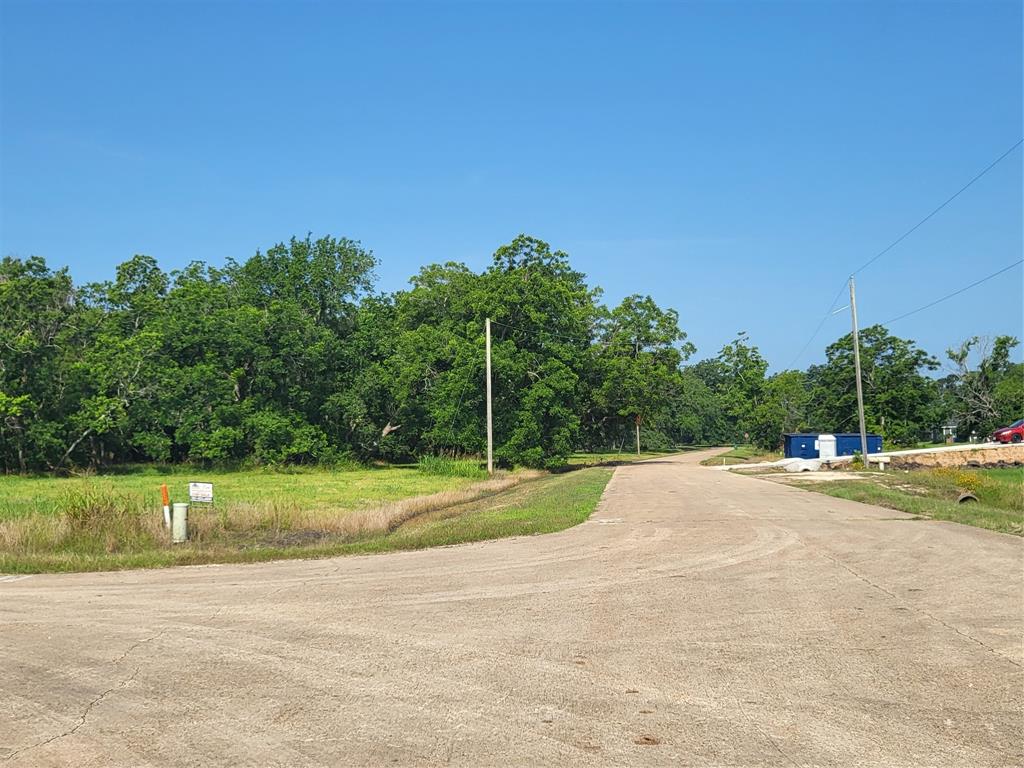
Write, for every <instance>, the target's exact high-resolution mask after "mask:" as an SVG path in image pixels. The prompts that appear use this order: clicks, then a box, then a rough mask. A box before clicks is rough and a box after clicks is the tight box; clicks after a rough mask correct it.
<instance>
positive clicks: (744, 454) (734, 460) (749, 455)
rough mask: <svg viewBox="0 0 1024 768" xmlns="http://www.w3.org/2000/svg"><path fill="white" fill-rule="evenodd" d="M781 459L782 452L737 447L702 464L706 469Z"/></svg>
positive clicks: (749, 446) (746, 446)
mask: <svg viewBox="0 0 1024 768" xmlns="http://www.w3.org/2000/svg"><path fill="white" fill-rule="evenodd" d="M781 458H782V451H766V450H764V449H763V448H758V447H757V446H754V445H737V446H736V447H735V448H733V449H732V450H731V451H727V452H725V453H720V454H718V455H717V456H711V457H710V458H707V459H704V461H702V462H701V464H703V465H704V466H705V467H719V466H723V465H728V466H732V465H737V464H759V463H761V462H763V461H778V460H779V459H781Z"/></svg>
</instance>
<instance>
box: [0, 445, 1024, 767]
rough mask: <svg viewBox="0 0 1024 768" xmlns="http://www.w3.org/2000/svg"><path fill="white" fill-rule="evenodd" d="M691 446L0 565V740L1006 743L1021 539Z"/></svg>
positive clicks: (11, 752) (761, 757)
mask: <svg viewBox="0 0 1024 768" xmlns="http://www.w3.org/2000/svg"><path fill="white" fill-rule="evenodd" d="M699 458H701V457H700V455H694V454H691V455H689V456H686V457H683V458H673V459H670V460H656V461H651V462H647V463H644V464H639V465H634V466H626V467H621V468H619V469H618V470H617V471H616V474H615V477H614V478H613V479H612V482H611V484H610V485H609V488H608V491H607V492H606V494H605V497H604V499H603V501H602V503H601V506H600V508H599V509H598V511H597V512H596V513H595V514H594V516H593V518H592V520H590V521H589V522H587V523H584V524H583V525H581V526H579V527H577V528H574V529H572V530H568V531H565V532H563V533H560V534H555V535H550V536H538V537H529V538H520V539H509V540H504V541H496V542H488V543H482V544H475V545H467V546H459V547H450V548H445V549H439V550H429V551H420V552H408V553H400V554H391V555H378V556H370V557H349V558H341V559H335V560H321V561H313V562H301V561H291V562H281V563H272V564H266V565H250V566H222V567H195V568H178V569H172V570H162V571H148V572H141V571H136V572H123V573H105V574H82V575H70V576H58V575H54V576H31V577H27V578H20V579H17V580H16V578H17V577H7V578H6V579H5V580H3V581H0V764H2V765H12V766H15V765H17V766H29V765H33V766H34V765H75V766H118V765H123V766H143V765H159V766H186V765H187V766H200V765H202V766H206V765H259V766H302V765H331V766H338V765H384V766H388V765H415V766H423V765H440V764H449V763H451V764H457V765H472V766H483V765H495V766H498V765H702V766H703V765H743V766H762V765H767V766H776V765H777V766H794V765H804V766H810V765H835V766H856V765H877V766H912V765H913V766H917V765H920V766H926V765H927V766H970V767H971V768H977V767H978V766H1019V765H1021V764H1022V763H1024V747H1022V742H1024V674H1022V672H1024V670H1022V664H1024V648H1022V634H1024V616H1022V612H1024V605H1022V594H1024V583H1022V581H1024V579H1022V570H1024V548H1022V544H1024V542H1022V540H1021V539H1019V538H1016V537H1011V536H1006V535H1000V534H995V533H989V532H986V531H982V530H977V529H974V528H968V527H961V526H957V525H954V524H949V523H938V522H924V521H912V520H909V519H906V518H905V516H902V515H899V514H897V513H893V512H891V511H889V510H885V509H879V508H875V507H870V506H864V505H860V504H856V503H852V502H844V501H842V500H839V499H833V498H829V497H826V496H820V495H817V494H814V493H810V492H807V491H802V490H798V489H794V488H789V487H785V486H782V485H777V484H774V483H767V482H764V481H761V480H757V479H752V478H747V477H739V476H735V475H731V474H729V473H724V472H714V471H711V470H707V469H704V468H701V467H699V466H697V463H696V462H697V461H698V460H699ZM5 760H6V761H5Z"/></svg>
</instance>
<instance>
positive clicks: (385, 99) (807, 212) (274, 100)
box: [0, 0, 1024, 369]
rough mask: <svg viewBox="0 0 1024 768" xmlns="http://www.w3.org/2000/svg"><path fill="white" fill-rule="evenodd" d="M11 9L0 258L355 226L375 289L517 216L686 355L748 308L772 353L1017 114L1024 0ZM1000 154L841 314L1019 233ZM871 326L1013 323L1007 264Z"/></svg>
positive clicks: (997, 327)
mask: <svg viewBox="0 0 1024 768" xmlns="http://www.w3.org/2000/svg"><path fill="white" fill-rule="evenodd" d="M0 14H2V16H0V30H2V31H0V56H2V60H0V62H2V71H0V108H2V112H0V120H2V135H0V183H2V187H0V254H2V255H18V256H23V257H24V256H28V255H32V254H38V255H41V256H45V257H46V259H47V261H48V262H49V263H50V264H51V265H54V266H62V265H69V266H70V268H71V271H72V273H73V274H74V276H75V277H76V279H78V280H82V281H84V280H97V279H105V278H108V277H111V276H112V275H113V270H114V265H115V264H117V263H118V262H120V261H123V260H125V259H127V258H129V257H130V256H131V255H132V254H134V253H147V254H150V255H152V256H154V257H156V258H157V259H159V261H160V263H161V265H162V266H164V267H165V268H167V269H173V268H178V267H181V266H183V265H184V264H186V263H187V262H189V261H190V260H193V259H201V260H204V261H209V262H212V263H221V262H223V260H224V259H225V258H226V257H228V256H231V257H234V258H236V259H244V258H245V257H247V256H248V255H251V254H252V253H253V252H254V251H255V250H256V249H257V248H265V247H267V246H268V245H271V244H273V243H274V242H277V241H280V240H284V239H287V238H288V237H289V236H291V235H293V234H295V235H300V236H302V235H304V234H305V233H306V232H308V231H311V232H313V233H314V234H317V235H319V234H324V233H331V234H335V235H345V236H348V237H351V238H354V239H358V240H361V241H362V242H363V244H364V245H365V246H367V247H368V248H370V249H372V250H373V251H374V253H375V254H376V255H377V257H378V258H379V259H380V262H381V264H380V268H379V270H378V274H379V277H380V279H379V287H380V288H381V289H384V290H394V289H398V288H401V287H402V286H404V285H405V282H406V280H407V279H408V277H409V276H410V275H412V274H413V273H414V272H415V271H417V270H418V268H419V267H420V266H421V265H423V264H426V263H430V262H435V261H445V260H459V261H465V262H466V263H468V264H469V265H470V266H472V267H474V268H483V267H484V266H486V264H487V263H489V260H490V254H491V253H492V252H493V251H494V249H495V248H496V247H497V246H499V245H500V244H502V243H504V242H507V241H509V240H510V239H511V238H512V237H514V236H515V235H516V234H518V233H519V232H527V233H529V234H532V235H535V236H537V237H540V238H543V239H545V240H547V241H548V242H550V243H551V244H552V245H553V246H555V247H557V248H561V249H563V250H566V251H568V252H569V254H570V256H571V257H572V260H573V263H574V265H575V266H576V267H577V268H578V269H581V270H582V271H584V272H586V273H587V274H588V275H589V277H590V279H591V281H592V282H593V283H596V284H598V285H601V286H602V287H603V288H604V290H605V292H606V297H607V299H608V300H609V301H617V300H618V299H620V298H621V297H623V296H625V295H627V294H630V293H645V294H651V295H652V296H654V298H655V299H656V300H657V301H658V302H659V303H661V304H663V305H667V306H672V307H675V308H676V309H677V310H678V311H679V313H680V316H681V325H682V327H683V328H684V329H685V330H686V331H687V332H688V333H689V334H690V338H691V340H692V341H693V342H694V343H695V344H696V345H697V347H698V357H704V356H708V355H712V354H714V353H715V352H716V351H717V349H718V348H719V347H721V345H722V344H723V343H725V342H727V341H729V340H730V339H731V338H732V337H733V336H734V334H735V332H736V331H738V330H741V329H742V330H746V331H747V332H748V333H749V334H750V336H751V338H752V340H753V341H754V342H755V343H756V344H758V345H759V346H760V347H761V348H762V351H763V352H764V353H765V355H766V356H767V357H768V358H769V359H770V360H771V361H772V364H773V368H775V369H778V368H781V367H786V366H788V365H789V364H790V363H791V362H793V358H794V356H796V355H797V353H798V352H799V350H800V349H801V347H803V346H804V344H805V342H807V340H808V337H809V335H810V333H811V331H812V330H813V328H814V326H815V325H816V324H817V322H818V320H819V319H820V318H821V316H822V313H823V312H824V311H825V307H826V306H827V305H828V302H829V301H831V300H832V297H833V296H834V295H835V293H836V291H837V290H838V289H839V288H840V286H841V284H842V282H843V280H844V278H845V277H846V276H847V275H848V274H849V273H850V271H851V270H853V269H854V268H856V267H857V266H858V265H860V264H862V263H863V262H864V261H866V260H867V259H868V258H870V257H871V256H872V255H874V254H875V253H877V252H878V251H879V250H881V249H882V248H884V247H885V246H886V245H888V244H889V243H890V242H891V241H892V240H894V239H895V238H896V237H898V236H899V235H900V234H902V233H903V232H904V231H905V230H906V229H907V228H909V227H910V226H912V225H913V224H914V223H915V222H916V221H918V220H919V219H920V218H921V217H923V216H924V215H925V214H927V213H928V212H929V211H930V210H931V209H932V208H934V207H935V206H936V205H938V204H939V203H941V202H942V201H943V200H944V199H945V198H946V197H948V196H949V195H950V194H952V193H953V192H955V191H956V190H957V189H958V188H959V187H960V186H962V185H963V184H964V183H965V182H967V181H968V180H969V179H970V178H971V177H973V176H974V175H975V174H976V173H977V172H978V171H980V170H981V169H982V168H984V167H985V166H986V165H987V164H988V163H989V162H991V161H992V160H993V159H995V158H996V157H997V156H998V155H1000V154H1001V153H1002V152H1003V151H1005V150H1006V149H1007V148H1008V147H1010V146H1011V145H1013V144H1014V143H1015V142H1016V141H1018V139H1019V138H1020V137H1021V134H1022V119H1021V115H1022V90H1024V89H1022V75H1021V72H1022V58H1021V57H1022V51H1021V27H1022V18H1021V4H1020V3H1018V2H1004V3H987V2H968V3H937V2H931V3H928V2H918V3H906V4H901V3H891V2H887V3H866V2H832V3H828V2H821V3H801V2H785V3H784V2H777V3H773V2H760V3H741V2H720V3H710V2H709V3H667V4H654V3H617V4H590V3H573V2H559V3H551V4H542V3H491V2H488V3H460V4H452V3H429V2H423V3H417V4H412V5H403V4H399V3H372V4H370V3H366V4H341V3H247V4H242V3H231V2H217V3H197V2H184V1H183V2H177V3H142V2H139V3H126V2H125V3H120V2H119V3H83V2H77V3H72V4H59V3H54V2H31V3H27V2H26V3H22V2H11V0H0ZM1021 155H1022V152H1021V149H1019V148H1018V149H1017V150H1016V151H1015V152H1014V153H1012V154H1011V155H1010V156H1009V157H1008V158H1007V159H1006V160H1004V161H1003V162H1002V163H1000V164H999V165H998V166H997V167H996V168H994V169H993V170H992V171H991V172H989V173H988V174H987V175H986V176H985V177H984V178H983V179H981V180H980V181H979V182H978V183H977V184H975V185H974V186H973V187H972V188H971V189H970V190H968V191H967V192H965V193H964V194H963V195H962V196H961V197H960V198H958V199H957V200H956V201H955V202H953V203H952V204H950V205H949V206H948V207H947V208H946V209H945V210H943V211H942V212H941V213H939V214H938V215H937V216H936V217H935V218H933V219H932V220H931V221H929V222H928V223H927V224H926V225H924V226H923V227H922V228H921V229H920V230H918V231H917V232H915V233H914V234H913V235H911V236H910V237H909V238H907V240H905V241H904V242H903V243H901V244H900V245H899V246H897V247H896V248H894V249H893V250H892V251H891V252H890V253H888V254H887V255H886V256H884V257H883V258H882V259H880V260H879V261H878V262H877V263H875V264H874V265H872V266H871V267H869V268H868V269H866V270H864V272H862V273H861V274H860V275H859V276H858V299H859V305H860V315H861V320H862V325H867V324H870V323H872V322H877V321H882V320H886V319H888V318H890V317H894V316H896V315H898V314H901V313H902V312H904V311H907V310H910V309H913V308H915V307H917V306H919V305H922V304H925V303H927V302H928V301H930V300H932V299H935V298H938V297H940V296H942V295H944V294H947V293H949V292H951V291H953V290H955V289H957V288H959V287H961V286H963V285H965V284H967V283H969V282H972V281H973V280H975V279H977V278H979V277H982V276H984V275H987V274H989V273H991V272H994V271H995V270H997V269H999V268H1000V267H1002V266H1004V265H1006V264H1009V263H1011V262H1013V261H1015V260H1017V259H1020V258H1021V254H1022V222H1021V216H1022V214H1021V211H1022V204H1024V201H1022V195H1021V188H1022V171H1021V168H1022V157H1021ZM845 303H846V302H845V301H840V303H839V304H838V305H837V306H843V305H844V304H845ZM848 327H849V321H848V316H847V315H846V314H839V315H836V316H835V317H830V318H829V319H828V320H827V321H826V323H825V326H824V328H823V330H822V333H821V334H820V336H819V337H818V338H817V339H816V340H815V341H814V342H813V343H812V344H811V345H810V346H809V347H808V349H807V352H806V353H805V354H804V355H803V356H802V357H801V358H800V359H798V360H796V361H795V362H796V365H797V366H798V367H803V366H805V365H806V364H808V363H810V362H813V361H815V360H818V359H821V357H822V353H823V349H824V347H825V345H826V344H827V343H828V342H830V341H832V340H834V339H835V338H837V337H838V336H839V335H841V334H842V333H844V332H846V331H847V329H848ZM892 330H893V331H894V332H896V333H897V334H899V335H901V336H906V337H910V338H914V339H916V340H918V342H919V343H921V344H922V345H923V346H924V347H925V348H926V349H928V350H929V351H932V352H933V353H935V354H941V353H942V352H943V350H944V349H945V348H946V347H947V346H949V345H951V344H952V343H954V342H956V341H958V340H960V339H962V338H964V337H967V336H970V335H975V334H981V335H993V334H997V333H1006V332H1009V333H1014V334H1016V335H1022V275H1021V269H1020V267H1017V268H1015V269H1014V270H1011V271H1009V272H1007V273H1005V274H1004V275H1002V276H1000V277H999V278H996V279H995V280H993V281H991V282H989V283H987V284H986V285H984V286H981V287H979V288H976V289H974V290H972V291H969V292H967V293H965V294H964V295H962V296H960V297H958V299H956V300H954V301H952V302H949V303H947V304H944V305H940V306H939V307H936V308H934V309H932V310H929V311H927V312H922V313H919V314H917V315H914V316H913V317H910V318H907V319H906V320H904V321H901V322H899V323H896V324H894V325H893V326H892Z"/></svg>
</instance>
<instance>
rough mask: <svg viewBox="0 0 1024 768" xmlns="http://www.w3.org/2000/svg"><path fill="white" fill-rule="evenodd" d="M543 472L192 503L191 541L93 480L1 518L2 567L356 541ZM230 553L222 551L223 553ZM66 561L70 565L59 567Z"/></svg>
mask: <svg viewBox="0 0 1024 768" xmlns="http://www.w3.org/2000/svg"><path fill="white" fill-rule="evenodd" d="M541 474H542V473H540V472H535V471H520V472H516V473H501V474H499V475H497V476H495V477H493V478H490V479H488V480H484V481H481V482H478V483H473V484H471V485H469V486H465V487H462V488H459V489H456V490H448V491H440V492H437V493H432V494H427V495H422V496H414V497H410V498H405V499H401V500H398V501H388V502H384V503H381V504H377V505H372V506H365V507H362V508H359V509H355V510H352V509H345V508H338V507H324V506H306V505H303V504H300V503H298V502H294V501H284V500H280V499H274V500H268V501H264V502H252V501H236V502H232V503H229V504H225V505H222V506H219V507H203V506H200V505H193V506H192V508H191V509H190V511H189V541H188V542H187V543H185V544H181V545H172V544H171V543H170V537H169V535H168V532H167V531H166V529H165V528H164V525H163V515H162V512H160V511H159V510H158V509H156V510H154V509H153V508H152V507H147V505H145V504H141V503H140V499H139V498H137V497H136V496H135V495H134V494H130V493H124V492H122V491H119V490H117V489H116V488H114V487H113V486H111V485H110V484H104V483H102V482H95V483H90V484H88V485H85V486H78V487H75V488H74V489H73V490H70V491H68V492H67V493H65V494H64V495H63V496H61V497H60V498H59V499H58V500H57V501H56V503H55V505H54V509H53V510H52V512H51V513H49V514H34V515H27V516H21V517H16V518H13V519H7V520H0V572H3V571H5V570H32V566H31V564H32V563H33V562H35V563H38V564H40V565H39V568H41V569H44V570H49V569H51V567H50V566H49V565H47V564H51V563H52V564H59V565H60V567H59V568H58V569H60V570H64V569H67V570H77V569H78V568H76V567H75V566H74V563H78V562H82V563H89V564H94V563H96V562H98V561H103V560H104V559H110V558H111V557H112V556H123V557H128V558H129V559H130V561H131V562H132V563H133V564H135V565H147V564H153V565H156V564H166V563H167V562H168V560H170V561H172V562H178V561H180V562H192V561H196V560H197V559H198V560H203V561H211V562H212V561H216V560H222V559H231V558H230V553H231V552H232V551H238V550H244V549H251V548H254V547H256V548H258V547H262V546H280V545H297V544H302V543H312V542H322V541H327V540H330V541H333V542H336V543H339V542H340V543H344V542H357V541H360V540H364V539H369V538H372V537H375V536H381V535H387V534H390V533H391V532H393V531H394V530H396V529H397V528H398V527H399V526H401V525H402V524H403V523H406V522H408V521H409V520H412V519H414V518H416V517H418V516H420V515H423V514H425V513H428V512H432V511H435V510H439V509H443V508H446V507H450V506H453V505H459V504H464V503H466V502H469V501H474V500H478V499H483V498H486V497H488V496H492V495H494V494H497V493H501V492H503V491H505V490H508V489H510V488H512V487H513V486H516V485H518V484H520V483H522V482H524V481H527V480H533V479H535V478H537V477H540V476H541ZM225 553H227V556H226V555H225ZM64 566H67V567H64Z"/></svg>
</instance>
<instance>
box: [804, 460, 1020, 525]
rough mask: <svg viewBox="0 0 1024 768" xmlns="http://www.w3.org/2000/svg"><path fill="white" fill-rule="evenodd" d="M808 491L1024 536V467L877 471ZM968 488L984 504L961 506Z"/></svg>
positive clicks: (979, 502)
mask: <svg viewBox="0 0 1024 768" xmlns="http://www.w3.org/2000/svg"><path fill="white" fill-rule="evenodd" d="M803 487H807V488H808V489H810V490H814V491H817V492H819V493H825V494H828V495H830V496H838V497H840V498H843V499H851V500H853V501H861V502H864V503H866V504H876V505H878V506H881V507H888V508H889V509H897V510H900V511H901V512H909V513H910V514H912V515H918V516H920V517H923V518H929V519H933V520H950V521H953V522H956V523H964V524H966V525H974V526H977V527H979V528H988V529H990V530H993V531H1001V532H1003V533H1012V534H1016V535H1018V536H1022V535H1024V468H1014V469H922V470H913V471H911V472H907V473H903V472H889V473H873V474H871V475H870V476H865V479H863V480H859V479H858V480H841V481H836V482H828V483H816V484H813V485H811V484H808V485H806V486H803ZM962 490H968V491H971V492H972V493H974V495H975V496H977V497H978V501H977V502H969V503H965V504H958V503H957V501H956V499H957V497H958V496H959V494H960V492H961V491H962Z"/></svg>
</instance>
